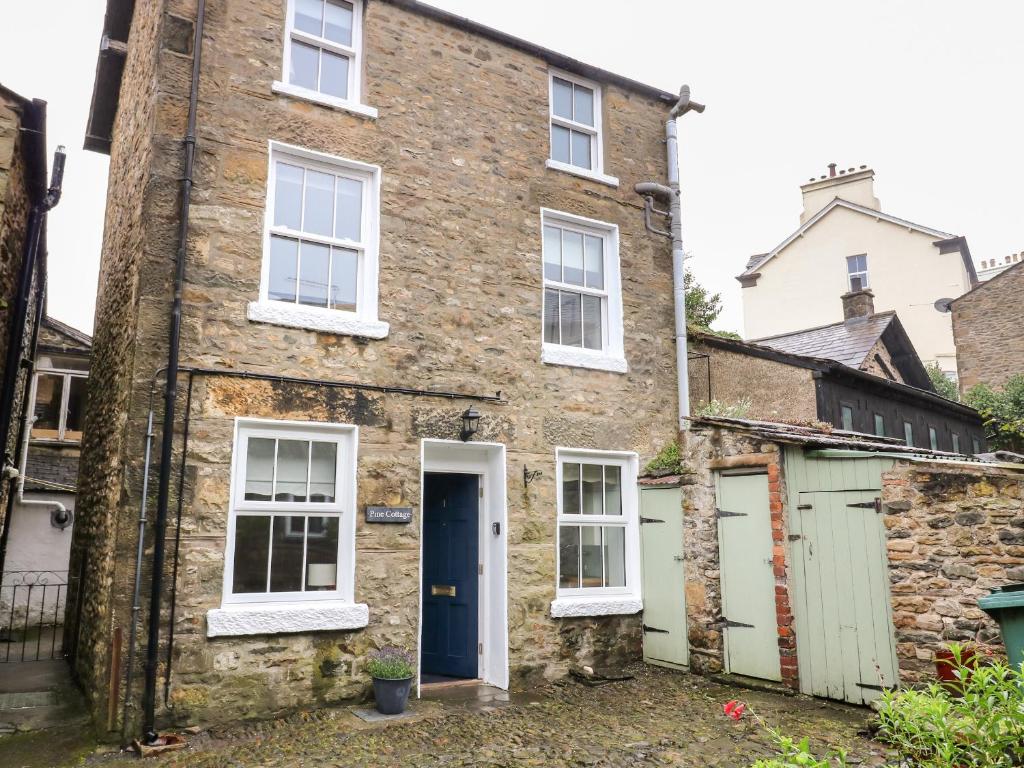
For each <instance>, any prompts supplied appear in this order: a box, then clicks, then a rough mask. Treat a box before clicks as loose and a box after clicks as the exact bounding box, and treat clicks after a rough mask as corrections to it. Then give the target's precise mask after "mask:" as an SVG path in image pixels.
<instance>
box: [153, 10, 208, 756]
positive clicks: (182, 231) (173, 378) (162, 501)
mask: <svg viewBox="0 0 1024 768" xmlns="http://www.w3.org/2000/svg"><path fill="white" fill-rule="evenodd" d="M205 20H206V0H199V7H198V9H197V11H196V27H195V38H194V39H193V43H192V86H191V91H190V93H189V99H188V127H187V128H186V132H185V140H184V148H185V173H184V175H183V177H182V180H181V210H180V212H179V214H178V253H177V256H176V262H175V267H176V271H175V275H174V301H173V303H172V305H171V327H170V337H169V340H168V350H167V383H166V385H165V387H164V422H163V434H162V435H161V451H160V478H159V481H158V485H157V501H156V523H155V527H154V531H153V534H154V538H153V581H152V583H151V585H150V592H149V639H148V643H147V645H146V667H145V671H146V679H145V688H144V690H143V696H142V710H143V719H144V722H143V731H142V736H143V739H144V740H145V743H146V744H154V743H156V742H157V740H158V738H159V736H158V734H157V732H156V672H157V664H158V655H159V650H160V649H159V645H160V603H161V598H162V597H163V594H162V593H163V588H164V560H165V556H166V553H165V541H164V539H165V536H166V533H167V508H168V502H169V498H170V486H171V459H172V456H171V453H172V451H173V449H174V413H175V404H176V402H177V396H178V356H179V355H178V353H179V346H180V342H181V292H182V288H183V286H184V284H185V257H186V255H187V252H188V217H189V207H190V205H191V203H192V186H193V181H192V178H193V173H194V166H195V157H196V111H197V109H198V106H199V67H200V61H201V59H202V51H203V23H204V21H205Z"/></svg>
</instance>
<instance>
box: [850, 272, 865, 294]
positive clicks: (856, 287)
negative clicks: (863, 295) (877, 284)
mask: <svg viewBox="0 0 1024 768" xmlns="http://www.w3.org/2000/svg"><path fill="white" fill-rule="evenodd" d="M865 287H866V286H865V285H864V278H863V276H861V275H851V276H850V290H851V291H862V290H864V288H865Z"/></svg>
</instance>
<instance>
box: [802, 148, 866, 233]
mask: <svg viewBox="0 0 1024 768" xmlns="http://www.w3.org/2000/svg"><path fill="white" fill-rule="evenodd" d="M837 168H838V166H837V165H836V163H829V164H828V175H824V176H822V177H821V178H818V179H811V180H810V181H809V182H807V183H806V184H804V185H802V186H801V187H800V192H801V194H802V195H803V199H804V210H803V213H801V214H800V223H801V224H803V223H804V222H805V221H807V220H808V219H809V218H811V217H812V216H813V215H814V214H816V213H817V212H818V211H820V210H821V209H822V208H824V207H825V206H826V205H828V204H829V203H831V202H832V201H833V200H834V199H835V198H837V197H840V198H842V199H843V200H847V201H849V202H851V203H855V204H857V205H862V206H864V207H865V208H871V209H872V210H875V211H880V210H882V205H881V203H879V202H878V198H877V197H875V172H874V171H873V170H871V169H870V168H868V167H867V166H866V165H862V166H861V167H860V168H850V169H848V170H843V171H837V170H836V169H837Z"/></svg>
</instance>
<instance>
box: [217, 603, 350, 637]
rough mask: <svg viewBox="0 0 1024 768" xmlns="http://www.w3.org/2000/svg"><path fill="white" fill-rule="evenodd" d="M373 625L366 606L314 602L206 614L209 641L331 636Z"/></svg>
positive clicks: (233, 609)
mask: <svg viewBox="0 0 1024 768" xmlns="http://www.w3.org/2000/svg"><path fill="white" fill-rule="evenodd" d="M369 623H370V609H369V608H367V606H366V604H365V603H339V602H336V601H327V600H323V601H310V602H308V603H281V604H279V605H272V604H267V603H264V604H261V605H253V604H249V605H232V606H229V607H227V608H215V609H213V610H211V611H207V613H206V636H207V637H238V636H242V635H283V634H291V633H296V632H328V631H332V630H339V629H362V628H363V627H365V626H366V625H367V624H369Z"/></svg>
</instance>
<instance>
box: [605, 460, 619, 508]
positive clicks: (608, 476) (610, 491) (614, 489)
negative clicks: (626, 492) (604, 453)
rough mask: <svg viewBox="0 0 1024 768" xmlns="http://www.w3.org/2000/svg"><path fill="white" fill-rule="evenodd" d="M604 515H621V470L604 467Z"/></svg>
mask: <svg viewBox="0 0 1024 768" xmlns="http://www.w3.org/2000/svg"><path fill="white" fill-rule="evenodd" d="M604 513H605V514H606V515H621V514H622V468H621V467H614V466H606V467H605V468H604Z"/></svg>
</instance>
